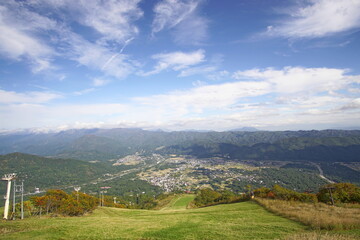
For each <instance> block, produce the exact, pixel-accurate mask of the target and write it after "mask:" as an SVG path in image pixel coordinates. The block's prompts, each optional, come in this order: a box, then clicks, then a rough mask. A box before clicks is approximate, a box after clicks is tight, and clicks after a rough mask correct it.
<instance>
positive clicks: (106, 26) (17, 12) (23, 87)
mask: <svg viewBox="0 0 360 240" xmlns="http://www.w3.org/2000/svg"><path fill="white" fill-rule="evenodd" d="M113 127H123V128H143V129H163V130H189V129H197V130H215V131H226V130H230V129H238V128H242V127H254V128H257V129H260V130H310V129H317V130H320V129H329V128H336V129H354V128H356V129H360V0H289V1H284V0H271V1H269V0H222V1H218V0H109V1H103V0H91V1H87V0H79V1H73V0H51V1H49V0H28V1H15V0H0V130H1V131H13V130H18V129H37V130H39V131H48V130H65V129H72V128H113Z"/></svg>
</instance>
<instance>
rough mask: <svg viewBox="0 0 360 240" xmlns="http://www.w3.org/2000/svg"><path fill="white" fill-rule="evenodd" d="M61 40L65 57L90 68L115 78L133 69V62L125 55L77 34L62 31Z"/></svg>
mask: <svg viewBox="0 0 360 240" xmlns="http://www.w3.org/2000/svg"><path fill="white" fill-rule="evenodd" d="M62 41H63V42H64V43H66V44H67V45H66V49H67V57H68V58H69V59H72V60H74V61H76V62H78V63H79V64H81V65H83V66H86V67H88V68H90V69H95V70H98V71H102V72H103V73H104V74H105V75H108V76H114V77H117V78H124V77H126V76H127V75H128V74H130V73H131V72H132V71H133V70H134V63H133V62H132V61H130V60H129V57H128V56H127V55H125V54H120V53H114V52H113V51H112V50H111V49H109V48H106V47H105V46H101V45H98V44H94V43H91V42H89V41H87V40H85V39H84V38H82V37H81V36H80V35H78V34H75V33H73V32H65V31H64V35H63V36H62ZM114 56H115V57H114ZM109 59H111V61H109ZM105 65H106V66H105ZM104 66H105V67H104Z"/></svg>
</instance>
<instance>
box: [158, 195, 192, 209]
mask: <svg viewBox="0 0 360 240" xmlns="http://www.w3.org/2000/svg"><path fill="white" fill-rule="evenodd" d="M194 198H195V195H193V194H187V195H180V196H178V197H176V198H174V199H173V200H172V201H171V202H170V204H169V205H168V206H167V207H165V208H163V209H162V210H184V209H186V208H187V206H188V205H189V203H190V202H191V201H192V200H194Z"/></svg>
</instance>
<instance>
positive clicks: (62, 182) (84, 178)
mask: <svg viewBox="0 0 360 240" xmlns="http://www.w3.org/2000/svg"><path fill="white" fill-rule="evenodd" d="M114 170H116V168H114V167H111V166H108V165H105V164H103V163H89V162H85V161H79V160H72V159H53V158H45V157H39V156H34V155H29V154H23V153H11V154H7V155H0V175H1V176H3V175H4V174H7V173H12V172H16V173H17V174H18V177H19V178H20V179H24V180H25V181H26V186H27V188H26V189H28V191H33V189H34V187H39V188H41V189H42V188H50V187H55V186H56V187H61V186H68V185H73V184H80V183H87V182H89V181H91V180H94V179H97V178H98V177H101V176H102V175H103V174H105V173H109V172H112V171H114Z"/></svg>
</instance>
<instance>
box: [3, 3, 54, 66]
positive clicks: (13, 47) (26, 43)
mask: <svg viewBox="0 0 360 240" xmlns="http://www.w3.org/2000/svg"><path fill="white" fill-rule="evenodd" d="M7 4H8V5H3V6H1V5H0V32H1V34H0V54H1V55H3V56H5V57H7V58H11V59H14V60H17V61H20V60H25V61H28V62H30V63H31V66H32V70H33V72H40V71H42V70H46V69H49V68H50V66H51V63H50V62H51V57H53V56H54V54H55V52H54V50H53V49H52V48H51V47H50V46H49V45H48V44H46V43H45V42H44V41H43V40H42V39H41V38H39V37H36V32H37V31H41V30H43V29H52V28H54V26H55V23H54V22H53V21H51V20H50V19H48V18H45V17H42V16H40V15H38V14H37V13H33V12H30V11H28V10H26V9H23V8H21V7H20V4H19V3H16V2H13V1H9V2H7Z"/></svg>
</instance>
